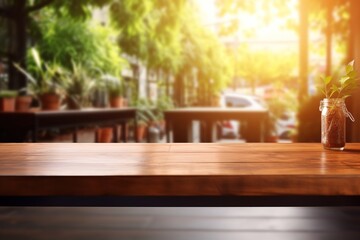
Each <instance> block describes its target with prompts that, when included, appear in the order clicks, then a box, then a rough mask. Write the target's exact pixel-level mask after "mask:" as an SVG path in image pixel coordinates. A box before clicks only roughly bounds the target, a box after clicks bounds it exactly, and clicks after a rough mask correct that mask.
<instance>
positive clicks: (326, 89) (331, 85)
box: [319, 60, 358, 99]
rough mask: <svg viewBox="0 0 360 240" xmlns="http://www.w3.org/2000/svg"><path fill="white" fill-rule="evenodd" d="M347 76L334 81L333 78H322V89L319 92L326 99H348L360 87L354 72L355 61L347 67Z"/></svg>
mask: <svg viewBox="0 0 360 240" xmlns="http://www.w3.org/2000/svg"><path fill="white" fill-rule="evenodd" d="M345 71H346V73H345V75H344V76H342V77H341V78H339V79H338V81H334V80H333V77H332V76H327V77H325V78H321V80H322V84H323V86H322V87H319V90H320V91H321V92H322V93H323V94H324V95H325V98H343V99H345V98H347V97H349V96H350V93H351V92H352V91H353V90H354V89H355V88H357V87H358V83H357V81H358V78H357V75H356V72H355V70H354V60H353V61H351V62H350V63H348V65H347V66H346V67H345Z"/></svg>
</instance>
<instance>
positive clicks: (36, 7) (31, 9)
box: [26, 0, 54, 13]
mask: <svg viewBox="0 0 360 240" xmlns="http://www.w3.org/2000/svg"><path fill="white" fill-rule="evenodd" d="M53 1H54V0H43V1H42V2H40V3H38V4H36V5H33V6H30V7H27V8H26V12H27V13H30V12H34V11H37V10H40V9H42V8H43V7H45V6H47V5H49V4H50V3H52V2H53Z"/></svg>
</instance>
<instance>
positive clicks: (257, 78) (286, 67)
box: [234, 46, 297, 91]
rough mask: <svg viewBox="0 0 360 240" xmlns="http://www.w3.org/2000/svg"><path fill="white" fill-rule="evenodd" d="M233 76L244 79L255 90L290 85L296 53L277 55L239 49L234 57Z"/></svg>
mask: <svg viewBox="0 0 360 240" xmlns="http://www.w3.org/2000/svg"><path fill="white" fill-rule="evenodd" d="M234 64H235V66H234V68H235V69H236V72H235V75H236V76H237V77H241V78H243V79H245V80H246V81H247V82H248V84H249V85H250V86H251V87H252V89H253V91H254V90H255V86H256V85H266V84H273V83H279V82H281V83H283V84H286V85H292V84H293V83H292V82H291V80H292V79H291V75H292V73H293V72H294V69H296V64H297V57H296V53H293V52H288V53H282V54H279V53H277V52H274V51H260V50H251V49H249V48H248V47H247V46H243V47H240V48H239V49H238V50H237V52H236V53H235V56H234Z"/></svg>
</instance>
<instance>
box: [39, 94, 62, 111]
mask: <svg viewBox="0 0 360 240" xmlns="http://www.w3.org/2000/svg"><path fill="white" fill-rule="evenodd" d="M39 99H40V102H41V109H42V110H51V111H53V110H59V109H60V105H61V98H60V96H59V95H58V94H55V93H44V94H42V95H40V96H39Z"/></svg>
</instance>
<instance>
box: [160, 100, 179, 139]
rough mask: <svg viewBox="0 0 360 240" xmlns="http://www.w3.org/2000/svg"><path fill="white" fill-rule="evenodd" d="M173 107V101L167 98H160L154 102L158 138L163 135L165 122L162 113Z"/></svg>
mask: <svg viewBox="0 0 360 240" xmlns="http://www.w3.org/2000/svg"><path fill="white" fill-rule="evenodd" d="M174 107H175V105H174V102H173V100H172V99H171V98H170V97H168V96H161V97H160V98H158V99H157V101H156V119H157V125H158V128H159V131H160V137H163V135H164V134H165V127H166V122H165V120H164V112H165V111H167V110H171V109H173V108H174Z"/></svg>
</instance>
